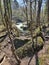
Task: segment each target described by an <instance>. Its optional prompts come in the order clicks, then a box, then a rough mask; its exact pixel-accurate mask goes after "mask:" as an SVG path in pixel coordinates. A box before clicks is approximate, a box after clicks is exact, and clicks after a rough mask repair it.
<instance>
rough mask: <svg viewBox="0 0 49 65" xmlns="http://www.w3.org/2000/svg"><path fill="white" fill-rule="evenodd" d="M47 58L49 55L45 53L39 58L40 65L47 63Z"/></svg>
mask: <svg viewBox="0 0 49 65" xmlns="http://www.w3.org/2000/svg"><path fill="white" fill-rule="evenodd" d="M46 59H48V60H49V55H47V54H46V55H43V56H42V57H40V58H39V65H41V64H42V65H46V63H47V61H46Z"/></svg>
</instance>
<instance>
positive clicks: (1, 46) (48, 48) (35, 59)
mask: <svg viewBox="0 0 49 65" xmlns="http://www.w3.org/2000/svg"><path fill="white" fill-rule="evenodd" d="M1 36H2V35H1ZM25 38H26V36H21V37H19V39H22V40H24V39H25ZM28 39H30V37H29V38H28ZM9 41H10V40H9V38H8V36H7V35H6V36H5V37H3V38H1V39H0V53H4V55H5V56H4V59H3V61H2V62H1V63H0V65H16V63H17V62H16V60H15V58H14V56H13V55H12V51H11V44H10V43H9ZM0 56H2V54H0ZM20 65H49V40H47V41H45V43H44V46H43V49H42V50H40V51H39V52H38V53H36V54H34V55H32V56H30V57H28V56H26V57H25V58H23V59H21V64H20Z"/></svg>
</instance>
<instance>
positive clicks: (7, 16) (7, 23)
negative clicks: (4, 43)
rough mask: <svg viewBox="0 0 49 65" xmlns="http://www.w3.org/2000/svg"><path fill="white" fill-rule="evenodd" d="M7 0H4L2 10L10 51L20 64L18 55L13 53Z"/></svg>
mask: <svg viewBox="0 0 49 65" xmlns="http://www.w3.org/2000/svg"><path fill="white" fill-rule="evenodd" d="M7 3H8V0H4V10H5V15H4V16H5V22H6V28H7V31H8V37H9V39H10V43H11V45H12V47H11V51H12V53H13V55H14V57H15V59H16V61H17V62H18V64H20V62H21V61H20V59H19V57H18V56H17V55H16V54H15V46H14V41H13V40H12V39H11V28H9V27H10V22H11V20H9V10H8V4H7Z"/></svg>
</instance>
